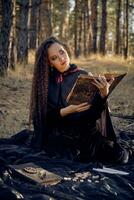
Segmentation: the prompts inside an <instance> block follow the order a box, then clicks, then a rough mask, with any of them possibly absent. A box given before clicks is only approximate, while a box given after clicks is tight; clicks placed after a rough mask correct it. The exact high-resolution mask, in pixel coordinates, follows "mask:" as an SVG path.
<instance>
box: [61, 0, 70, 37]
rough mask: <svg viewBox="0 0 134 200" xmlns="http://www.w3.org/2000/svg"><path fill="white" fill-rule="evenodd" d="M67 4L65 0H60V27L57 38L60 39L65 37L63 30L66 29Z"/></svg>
mask: <svg viewBox="0 0 134 200" xmlns="http://www.w3.org/2000/svg"><path fill="white" fill-rule="evenodd" d="M67 6H68V1H67V0H66V1H63V2H60V8H61V12H60V13H61V20H60V27H59V38H60V39H61V40H63V39H65V30H66V22H67Z"/></svg>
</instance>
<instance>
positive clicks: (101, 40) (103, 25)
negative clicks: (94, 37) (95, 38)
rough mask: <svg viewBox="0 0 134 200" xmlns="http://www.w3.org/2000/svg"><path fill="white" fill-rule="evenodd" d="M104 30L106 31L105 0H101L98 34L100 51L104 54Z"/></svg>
mask: <svg viewBox="0 0 134 200" xmlns="http://www.w3.org/2000/svg"><path fill="white" fill-rule="evenodd" d="M106 31H107V0H102V18H101V34H100V53H101V54H102V55H105V51H106V49H105V48H106Z"/></svg>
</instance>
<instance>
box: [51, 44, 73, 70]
mask: <svg viewBox="0 0 134 200" xmlns="http://www.w3.org/2000/svg"><path fill="white" fill-rule="evenodd" d="M48 59H49V63H50V65H51V66H52V67H55V68H56V69H57V70H58V71H59V72H64V71H66V70H67V69H68V68H69V63H70V58H69V56H68V53H67V51H66V50H65V49H64V47H63V46H62V45H60V44H59V43H54V44H52V45H51V46H50V47H49V48H48Z"/></svg>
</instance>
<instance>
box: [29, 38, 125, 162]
mask: <svg viewBox="0 0 134 200" xmlns="http://www.w3.org/2000/svg"><path fill="white" fill-rule="evenodd" d="M80 74H87V72H86V71H84V70H82V69H79V68H78V67H77V66H76V65H74V64H70V58H69V54H68V52H67V50H66V47H65V45H64V44H62V43H61V42H60V41H59V40H57V39H56V38H54V37H50V38H48V39H47V40H45V41H44V42H43V43H42V44H41V46H40V47H39V49H38V50H37V53H36V59H35V69H34V76H33V85H32V95H31V107H30V121H33V125H34V137H33V145H34V147H35V148H37V149H42V148H43V149H45V151H46V153H48V154H49V155H51V156H55V155H60V156H63V157H64V156H69V157H70V158H71V159H73V160H79V161H81V162H89V161H101V162H122V163H126V162H127V161H128V158H129V153H128V152H127V150H126V149H124V148H123V147H121V145H120V144H119V143H118V142H117V141H116V135H115V133H114V130H113V127H112V124H111V120H110V117H109V113H108V109H107V102H106V97H107V94H108V91H109V86H110V84H111V83H112V81H113V79H112V78H111V81H110V82H107V81H106V79H105V77H103V76H101V77H99V80H98V81H97V80H95V81H94V84H95V85H96V86H97V87H98V88H99V93H98V94H97V95H96V98H95V100H94V101H93V103H92V105H89V104H88V103H87V102H85V103H81V104H79V105H68V103H67V101H66V98H67V96H68V94H69V92H70V90H71V88H72V87H73V85H74V83H75V81H76V79H77V77H78V76H79V75H80ZM104 112H105V118H106V123H105V127H103V128H105V130H106V134H105V136H104V135H103V132H102V130H98V128H97V121H98V120H99V121H100V119H101V116H102V113H104Z"/></svg>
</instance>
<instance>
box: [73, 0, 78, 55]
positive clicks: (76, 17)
mask: <svg viewBox="0 0 134 200" xmlns="http://www.w3.org/2000/svg"><path fill="white" fill-rule="evenodd" d="M77 21H78V0H75V20H74V55H75V57H78V54H77V45H78V43H77V38H78V36H77V29H78V27H77Z"/></svg>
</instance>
